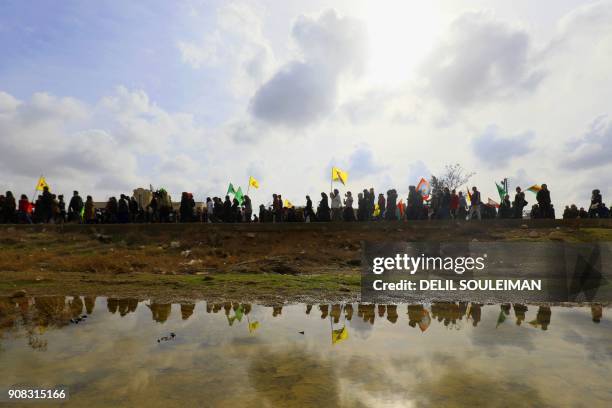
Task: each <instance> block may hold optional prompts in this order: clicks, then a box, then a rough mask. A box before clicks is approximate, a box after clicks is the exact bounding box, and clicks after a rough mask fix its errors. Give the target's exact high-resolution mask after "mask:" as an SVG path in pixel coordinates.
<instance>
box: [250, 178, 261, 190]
mask: <svg viewBox="0 0 612 408" xmlns="http://www.w3.org/2000/svg"><path fill="white" fill-rule="evenodd" d="M249 186H251V187H254V188H259V181H257V180H255V179H254V178H253V177H249Z"/></svg>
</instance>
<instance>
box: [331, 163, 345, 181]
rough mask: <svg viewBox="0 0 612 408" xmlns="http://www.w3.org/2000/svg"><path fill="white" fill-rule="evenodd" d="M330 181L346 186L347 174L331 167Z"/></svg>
mask: <svg viewBox="0 0 612 408" xmlns="http://www.w3.org/2000/svg"><path fill="white" fill-rule="evenodd" d="M332 181H339V182H341V183H342V184H344V185H346V182H347V181H348V173H347V172H346V171H342V170H340V169H339V168H337V167H332Z"/></svg>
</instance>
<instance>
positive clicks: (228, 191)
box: [225, 183, 236, 195]
mask: <svg viewBox="0 0 612 408" xmlns="http://www.w3.org/2000/svg"><path fill="white" fill-rule="evenodd" d="M230 194H236V190H234V185H233V184H232V183H229V186H228V187H227V193H225V195H230Z"/></svg>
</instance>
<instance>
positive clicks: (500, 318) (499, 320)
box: [495, 310, 506, 329]
mask: <svg viewBox="0 0 612 408" xmlns="http://www.w3.org/2000/svg"><path fill="white" fill-rule="evenodd" d="M505 321H506V316H505V315H504V311H503V310H502V311H500V312H499V316H498V317H497V324H496V325H495V328H496V329H497V327H498V326H499V325H500V324H502V323H503V322H505Z"/></svg>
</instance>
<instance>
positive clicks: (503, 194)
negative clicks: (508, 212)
mask: <svg viewBox="0 0 612 408" xmlns="http://www.w3.org/2000/svg"><path fill="white" fill-rule="evenodd" d="M495 187H497V194H499V200H500V201H504V198H506V194H508V192H507V191H506V190H505V189H504V188H503V187H502V186H500V185H499V184H497V183H495Z"/></svg>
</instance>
